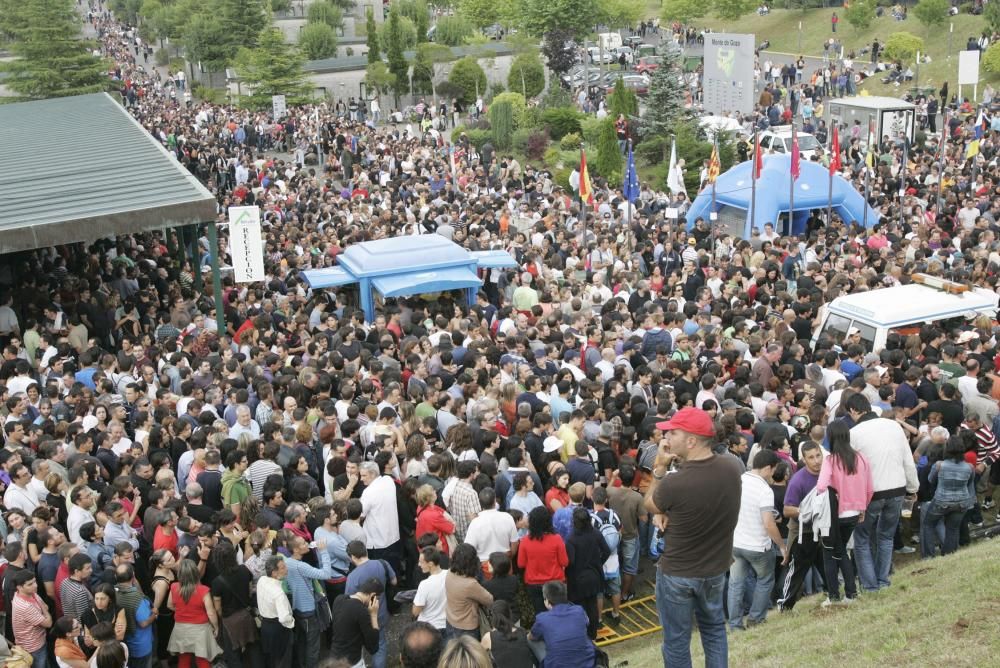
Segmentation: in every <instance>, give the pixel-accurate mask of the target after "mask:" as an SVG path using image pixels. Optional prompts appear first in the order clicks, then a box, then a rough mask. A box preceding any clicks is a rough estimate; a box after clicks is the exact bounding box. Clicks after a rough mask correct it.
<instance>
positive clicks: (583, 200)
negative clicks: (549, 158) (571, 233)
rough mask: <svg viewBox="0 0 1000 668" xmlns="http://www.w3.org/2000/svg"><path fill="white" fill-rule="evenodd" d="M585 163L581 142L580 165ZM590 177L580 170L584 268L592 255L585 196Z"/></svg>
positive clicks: (581, 243)
mask: <svg viewBox="0 0 1000 668" xmlns="http://www.w3.org/2000/svg"><path fill="white" fill-rule="evenodd" d="M583 161H584V154H583V142H580V164H581V165H582V164H583ZM588 175H589V172H587V173H584V171H583V170H582V169H581V170H580V218H582V219H583V220H582V222H583V237H582V238H581V239H580V246H581V247H582V248H583V251H584V256H583V257H584V268H586V266H587V264H586V263H587V258H588V256H589V255H590V252H589V251H588V250H587V198H586V197H584V194H583V179H585V178H587V176H588Z"/></svg>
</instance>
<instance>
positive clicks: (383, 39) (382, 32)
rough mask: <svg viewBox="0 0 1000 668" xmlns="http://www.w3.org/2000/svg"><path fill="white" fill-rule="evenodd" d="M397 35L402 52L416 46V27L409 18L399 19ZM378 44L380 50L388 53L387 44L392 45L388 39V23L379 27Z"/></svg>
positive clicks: (401, 17) (402, 17)
mask: <svg viewBox="0 0 1000 668" xmlns="http://www.w3.org/2000/svg"><path fill="white" fill-rule="evenodd" d="M399 35H400V41H402V43H403V50H404V51H405V50H406V49H412V48H413V47H415V46H416V45H417V27H416V25H414V23H413V21H412V20H410V18H409V17H406V16H400V17H399ZM378 43H379V44H381V45H382V49H383V50H384V51H385V52H386V53H388V50H389V44H391V43H392V40H391V39H389V21H385V22H384V23H382V25H381V26H379V28H378Z"/></svg>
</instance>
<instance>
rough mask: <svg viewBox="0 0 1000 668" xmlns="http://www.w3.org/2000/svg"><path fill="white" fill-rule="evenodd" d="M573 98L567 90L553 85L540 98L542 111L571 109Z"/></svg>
mask: <svg viewBox="0 0 1000 668" xmlns="http://www.w3.org/2000/svg"><path fill="white" fill-rule="evenodd" d="M573 104H574V102H573V96H572V95H571V94H570V92H569V91H568V90H566V89H565V88H563V87H562V86H559V85H557V84H555V83H553V85H552V86H550V87H549V89H548V91H546V93H545V95H544V96H543V97H542V109H557V108H562V107H573Z"/></svg>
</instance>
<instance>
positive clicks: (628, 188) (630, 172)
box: [622, 144, 639, 202]
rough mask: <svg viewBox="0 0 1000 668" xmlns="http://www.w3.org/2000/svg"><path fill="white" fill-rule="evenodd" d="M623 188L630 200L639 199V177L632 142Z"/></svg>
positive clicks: (629, 148)
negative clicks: (636, 171)
mask: <svg viewBox="0 0 1000 668" xmlns="http://www.w3.org/2000/svg"><path fill="white" fill-rule="evenodd" d="M622 190H623V191H624V194H625V199H627V200H628V201H629V202H635V201H636V200H637V199H639V177H638V176H636V173H635V157H634V156H633V155H632V145H631V144H629V147H628V167H626V169H625V183H624V185H623V186H622Z"/></svg>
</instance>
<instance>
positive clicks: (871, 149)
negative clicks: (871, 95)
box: [862, 119, 876, 230]
mask: <svg viewBox="0 0 1000 668" xmlns="http://www.w3.org/2000/svg"><path fill="white" fill-rule="evenodd" d="M872 122H873V121H872V120H871V119H868V150H867V152H866V153H865V213H864V218H863V219H862V225H863V226H864V229H866V230H867V229H868V207H869V206H870V204H869V201H870V200H869V197H870V196H871V176H872V170H873V169H874V168H875V141H876V140H875V134H874V132H875V130H874V129H873V127H872Z"/></svg>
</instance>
